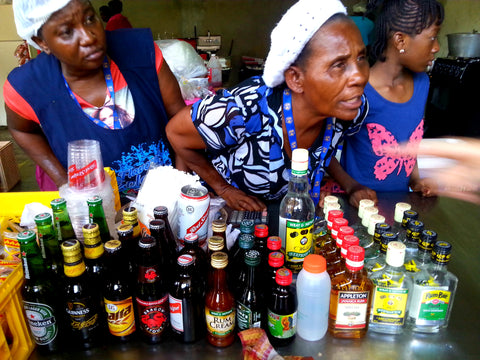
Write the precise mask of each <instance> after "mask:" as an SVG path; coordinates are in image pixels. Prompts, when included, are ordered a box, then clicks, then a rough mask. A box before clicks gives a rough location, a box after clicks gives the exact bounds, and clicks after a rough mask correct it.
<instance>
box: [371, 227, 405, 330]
mask: <svg viewBox="0 0 480 360" xmlns="http://www.w3.org/2000/svg"><path fill="white" fill-rule="evenodd" d="M384 235H385V234H384ZM404 260H405V244H403V243H402V242H400V241H392V242H390V243H389V244H388V249H387V256H386V266H385V268H384V269H383V270H380V271H377V272H374V273H372V274H371V276H370V279H371V280H372V282H373V284H374V290H373V299H372V309H371V312H370V323H369V329H370V330H371V331H375V332H379V333H384V334H401V333H402V332H403V330H404V328H405V324H406V321H407V317H408V306H409V302H410V298H411V294H412V288H413V284H412V278H411V276H410V275H409V274H408V273H407V272H406V270H405V268H404V267H403V262H404Z"/></svg>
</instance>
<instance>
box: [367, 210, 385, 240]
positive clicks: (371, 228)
mask: <svg viewBox="0 0 480 360" xmlns="http://www.w3.org/2000/svg"><path fill="white" fill-rule="evenodd" d="M383 222H385V216H382V215H379V214H373V215H372V216H370V221H369V222H368V234H369V235H372V236H373V235H375V225H377V224H378V223H383Z"/></svg>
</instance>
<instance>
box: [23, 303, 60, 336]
mask: <svg viewBox="0 0 480 360" xmlns="http://www.w3.org/2000/svg"><path fill="white" fill-rule="evenodd" d="M23 308H24V309H25V314H26V316H27V322H28V325H29V327H30V330H31V332H32V336H33V339H34V340H35V342H36V343H37V344H38V345H46V344H49V343H51V342H52V341H53V340H55V338H56V337H57V334H58V325H57V322H56V319H55V314H54V313H53V309H52V308H51V307H50V306H48V305H46V304H40V303H33V302H29V301H24V302H23Z"/></svg>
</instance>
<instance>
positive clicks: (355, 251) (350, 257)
mask: <svg viewBox="0 0 480 360" xmlns="http://www.w3.org/2000/svg"><path fill="white" fill-rule="evenodd" d="M364 258H365V250H364V249H363V247H361V246H358V245H353V246H350V247H349V248H348V250H347V261H346V262H345V265H346V266H347V269H348V270H350V271H359V270H362V268H363V260H364Z"/></svg>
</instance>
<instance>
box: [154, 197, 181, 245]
mask: <svg viewBox="0 0 480 360" xmlns="http://www.w3.org/2000/svg"><path fill="white" fill-rule="evenodd" d="M153 217H154V218H155V219H160V220H163V222H164V223H165V236H166V238H167V243H168V246H169V248H170V249H171V250H174V251H173V252H174V253H175V254H176V253H177V250H178V244H177V240H176V237H175V235H174V234H173V231H172V227H171V226H170V221H169V220H168V208H167V207H166V206H162V205H160V206H156V207H155V208H154V209H153Z"/></svg>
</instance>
